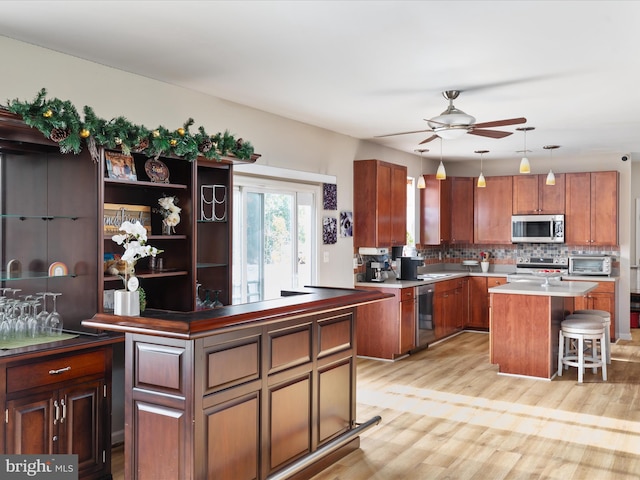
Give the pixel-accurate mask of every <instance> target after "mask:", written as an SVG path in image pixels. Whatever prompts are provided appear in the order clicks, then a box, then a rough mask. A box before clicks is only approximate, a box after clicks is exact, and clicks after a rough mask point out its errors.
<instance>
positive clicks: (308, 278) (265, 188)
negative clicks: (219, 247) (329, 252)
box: [232, 175, 319, 304]
mask: <svg viewBox="0 0 640 480" xmlns="http://www.w3.org/2000/svg"><path fill="white" fill-rule="evenodd" d="M234 183H235V186H234V193H233V195H234V198H233V205H234V207H233V222H234V228H233V270H232V283H233V298H232V302H233V303H234V304H238V303H246V302H256V301H260V300H268V299H271V298H278V297H280V292H281V291H282V290H286V289H290V288H297V287H301V286H304V285H311V284H314V283H315V278H316V271H315V259H316V256H317V255H316V245H315V238H316V199H317V198H318V197H319V195H318V191H319V188H318V187H317V186H313V185H306V184H300V183H295V182H282V181H276V180H270V179H265V178H255V177H248V176H247V177H245V176H240V175H236V176H235V177H234Z"/></svg>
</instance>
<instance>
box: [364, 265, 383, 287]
mask: <svg viewBox="0 0 640 480" xmlns="http://www.w3.org/2000/svg"><path fill="white" fill-rule="evenodd" d="M383 267H384V265H383V264H382V263H380V262H369V263H368V264H367V269H366V271H365V281H367V282H384V280H385V279H384V278H383V277H382V269H383Z"/></svg>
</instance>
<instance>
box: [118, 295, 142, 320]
mask: <svg viewBox="0 0 640 480" xmlns="http://www.w3.org/2000/svg"><path fill="white" fill-rule="evenodd" d="M113 313H114V315H123V316H127V317H138V316H140V294H139V293H138V290H135V291H133V292H130V291H128V290H116V291H115V292H114V294H113Z"/></svg>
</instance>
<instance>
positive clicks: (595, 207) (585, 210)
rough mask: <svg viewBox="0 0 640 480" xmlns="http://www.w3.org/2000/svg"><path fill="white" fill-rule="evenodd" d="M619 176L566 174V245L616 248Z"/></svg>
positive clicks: (603, 173) (608, 174)
mask: <svg viewBox="0 0 640 480" xmlns="http://www.w3.org/2000/svg"><path fill="white" fill-rule="evenodd" d="M618 183H619V173H618V172H617V171H608V172H584V173H567V174H566V178H565V184H566V186H565V188H566V192H565V193H566V195H565V198H566V210H565V243H566V244H568V245H605V246H615V245H618Z"/></svg>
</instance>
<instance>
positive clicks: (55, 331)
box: [47, 292, 62, 335]
mask: <svg viewBox="0 0 640 480" xmlns="http://www.w3.org/2000/svg"><path fill="white" fill-rule="evenodd" d="M59 295H62V294H61V293H52V292H49V296H50V297H51V298H53V310H52V311H51V313H50V314H49V316H48V317H47V324H48V326H49V335H61V334H62V315H60V314H59V313H58V310H57V308H56V298H57V297H58V296H59Z"/></svg>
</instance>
